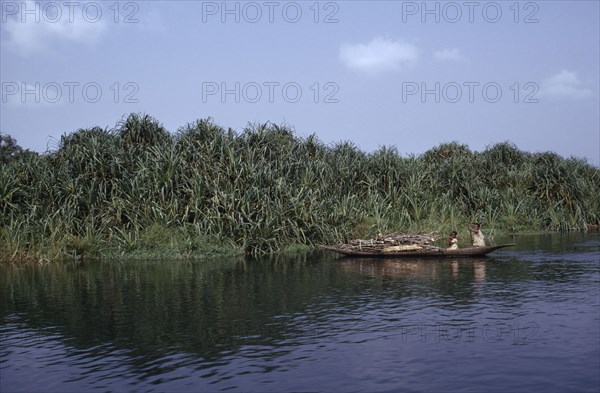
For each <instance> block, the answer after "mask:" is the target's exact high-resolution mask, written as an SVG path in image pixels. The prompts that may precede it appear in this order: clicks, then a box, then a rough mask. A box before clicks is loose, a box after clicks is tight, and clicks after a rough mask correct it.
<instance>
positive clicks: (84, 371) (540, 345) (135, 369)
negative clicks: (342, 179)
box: [0, 232, 600, 393]
mask: <svg viewBox="0 0 600 393" xmlns="http://www.w3.org/2000/svg"><path fill="white" fill-rule="evenodd" d="M504 240H510V241H511V242H515V243H517V246H516V247H514V248H510V249H505V250H501V251H497V252H495V253H494V254H492V255H491V256H488V257H487V258H479V259H457V260H452V259H449V260H373V259H350V258H343V259H340V258H338V257H337V256H336V255H335V254H333V253H318V252H317V253H312V254H307V255H301V256H298V257H296V258H272V259H265V260H260V261H244V260H239V259H236V260H210V261H193V262H172V261H144V262H141V261H135V262H134V261H131V262H101V263H100V262H94V263H91V262H90V263H86V264H83V265H81V264H62V265H61V264H49V265H44V266H38V265H28V266H14V265H3V266H0V296H1V305H0V307H1V308H0V315H1V317H2V319H1V325H0V338H1V342H0V391H1V392H2V393H8V392H32V391H36V392H37V391H39V392H82V391H86V392H89V391H98V392H100V391H101V392H213V391H244V392H287V391H310V392H398V391H403V392H436V391H443V392H484V391H485V392H509V391H510V392H544V393H547V392H598V391H599V390H600V236H599V234H598V232H593V233H587V234H586V233H574V234H568V235H567V234H565V235H561V234H544V235H528V236H518V237H515V238H512V239H504Z"/></svg>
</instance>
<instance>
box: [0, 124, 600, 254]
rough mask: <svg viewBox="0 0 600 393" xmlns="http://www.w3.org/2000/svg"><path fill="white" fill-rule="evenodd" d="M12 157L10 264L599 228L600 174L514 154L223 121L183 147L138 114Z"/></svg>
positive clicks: (5, 181) (7, 227)
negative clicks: (403, 235)
mask: <svg viewBox="0 0 600 393" xmlns="http://www.w3.org/2000/svg"><path fill="white" fill-rule="evenodd" d="M10 139H11V138H8V137H7V136H3V138H2V141H3V142H2V145H1V146H0V148H1V149H0V150H1V152H0V156H1V158H2V160H1V162H0V166H1V169H2V170H1V172H0V213H1V216H0V259H2V260H23V259H29V260H31V259H33V260H53V259H60V258H65V257H81V256H86V257H87V256H95V257H98V256H110V257H112V256H115V255H126V256H128V257H131V256H136V255H140V256H142V255H143V256H148V255H154V256H161V255H163V256H177V257H195V256H203V255H207V254H214V253H223V252H225V251H226V250H228V252H232V253H240V254H241V253H246V254H254V255H256V254H261V253H272V252H278V251H281V250H282V249H283V248H285V247H287V246H290V245H308V246H311V245H315V244H319V243H329V242H336V241H342V240H345V239H347V238H351V237H357V236H361V237H367V236H372V235H374V234H376V233H377V232H379V231H381V232H387V231H392V230H394V231H418V230H427V231H447V230H449V229H452V228H457V229H459V230H460V229H462V228H464V227H465V223H466V222H468V221H481V222H483V223H484V225H485V227H487V228H488V229H492V230H503V231H504V230H505V231H522V230H539V229H543V230H570V229H583V228H585V227H586V225H587V224H597V223H598V222H599V221H600V198H598V190H599V189H600V170H599V169H598V168H596V167H594V166H591V165H590V164H588V163H587V162H586V161H584V160H581V159H577V158H569V159H564V158H561V157H560V156H558V155H556V154H554V153H535V154H532V153H526V152H522V151H520V150H518V149H517V148H516V147H515V146H514V145H512V144H510V143H500V144H496V145H494V146H491V147H489V148H488V149H486V150H485V151H483V152H473V151H471V150H470V149H469V148H468V147H467V146H466V145H460V144H458V143H449V144H443V145H440V146H438V147H435V148H433V149H431V150H429V151H427V152H426V153H425V154H423V155H421V156H409V157H401V156H399V155H398V153H397V150H396V149H395V148H391V147H381V148H380V149H379V150H378V151H376V152H374V153H371V154H367V153H365V152H362V151H361V150H359V149H358V148H357V147H356V146H354V145H353V144H352V143H350V142H340V143H337V144H335V145H332V146H327V145H325V144H323V143H322V142H321V141H320V140H319V139H318V138H316V136H314V135H311V136H308V137H306V138H302V137H299V136H296V135H295V134H294V133H293V132H292V131H291V130H290V129H289V128H286V127H280V126H277V125H273V124H262V125H256V126H252V127H249V128H247V129H246V130H244V131H243V132H241V133H236V132H234V131H233V130H231V129H229V130H225V129H223V128H221V127H219V126H217V125H215V124H213V123H212V122H211V120H210V119H206V120H198V121H196V122H194V123H191V124H188V125H186V126H185V127H182V128H181V129H180V130H179V131H178V132H177V133H176V134H175V135H172V134H170V133H169V132H167V130H165V129H164V127H163V126H162V125H161V124H160V123H158V122H157V121H156V120H155V119H153V118H151V117H150V116H147V115H137V114H132V115H130V116H129V117H128V118H127V119H126V120H124V121H122V122H121V123H120V124H119V126H117V127H116V129H114V130H104V129H101V128H92V129H85V130H84V129H82V130H79V131H77V132H74V133H71V134H68V135H64V136H62V137H61V139H60V142H59V143H58V146H57V147H56V149H55V150H54V151H51V152H49V153H46V154H41V155H40V154H36V153H31V152H28V151H23V150H22V149H20V148H18V146H16V144H15V143H14V140H13V141H11V143H6V141H9V140H10Z"/></svg>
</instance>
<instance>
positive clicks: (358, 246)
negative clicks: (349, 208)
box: [337, 233, 437, 253]
mask: <svg viewBox="0 0 600 393" xmlns="http://www.w3.org/2000/svg"><path fill="white" fill-rule="evenodd" d="M435 240H436V238H435V236H434V234H432V233H419V234H403V233H390V234H388V235H379V236H377V237H376V238H374V239H369V240H363V239H354V240H350V241H349V242H348V243H346V244H340V245H338V246H337V247H338V248H340V249H346V250H360V251H363V252H373V253H379V252H382V251H383V252H394V251H417V250H425V249H436V248H437V247H435V246H433V245H432V243H433V242H435Z"/></svg>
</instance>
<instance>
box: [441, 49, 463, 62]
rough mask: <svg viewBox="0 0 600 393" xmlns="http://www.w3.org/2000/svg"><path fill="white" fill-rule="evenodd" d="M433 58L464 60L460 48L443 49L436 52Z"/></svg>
mask: <svg viewBox="0 0 600 393" xmlns="http://www.w3.org/2000/svg"><path fill="white" fill-rule="evenodd" d="M433 58H434V59H436V60H440V61H463V60H465V58H464V56H463V55H462V54H461V53H460V51H459V50H458V48H452V49H442V50H438V51H436V52H434V54H433Z"/></svg>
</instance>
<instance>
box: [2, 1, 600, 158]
mask: <svg viewBox="0 0 600 393" xmlns="http://www.w3.org/2000/svg"><path fill="white" fill-rule="evenodd" d="M0 4H1V12H2V14H1V18H2V19H1V23H2V26H1V29H0V31H1V37H0V43H1V60H0V65H1V67H2V68H1V81H2V97H1V98H2V100H1V103H0V105H1V107H0V109H1V121H0V131H1V132H2V133H4V134H11V135H12V136H13V137H15V138H16V139H17V142H18V143H19V144H20V145H21V146H23V147H26V148H29V149H33V150H36V151H40V152H42V151H45V150H46V149H47V148H51V149H52V148H55V147H56V141H57V140H58V139H59V138H60V135H61V134H63V133H68V132H73V131H75V130H77V129H79V128H89V127H93V126H100V127H108V128H112V127H114V126H115V124H116V122H118V121H119V120H120V119H121V118H123V116H125V115H127V114H129V113H131V112H142V113H147V114H150V115H152V116H154V117H155V118H157V119H158V120H159V121H161V122H162V123H163V124H164V125H165V126H166V128H167V129H169V130H170V131H172V132H176V131H177V129H178V128H179V127H181V126H184V125H185V124H187V123H189V122H193V121H194V120H196V119H199V118H206V117H209V116H210V117H212V118H213V119H214V121H215V122H216V123H217V124H219V125H221V126H224V127H232V128H233V129H235V130H239V131H241V130H242V129H243V128H244V127H245V126H247V125H248V123H258V122H260V123H264V122H267V121H271V122H273V123H276V124H287V125H290V126H292V127H293V128H294V129H295V131H296V133H297V134H299V135H301V136H307V135H310V134H312V133H316V134H317V136H318V137H319V138H320V139H321V140H323V141H324V142H325V143H328V144H329V143H335V142H337V141H341V140H351V141H353V142H354V143H355V144H356V145H358V146H359V147H361V148H362V149H364V150H366V151H374V150H376V149H377V148H379V147H380V146H382V145H388V146H390V145H392V146H396V147H397V148H398V151H399V152H400V153H401V154H402V155H407V154H421V153H423V152H425V151H426V150H428V149H430V148H432V147H434V146H437V145H438V144H440V143H444V142H450V141H458V142H460V143H466V144H468V145H469V146H470V147H471V149H473V150H483V149H485V147H486V146H488V145H491V144H494V143H498V142H504V141H510V142H513V143H514V144H516V145H517V146H518V147H519V148H520V149H522V150H526V151H531V152H539V151H548V150H550V151H555V152H557V153H559V154H561V155H563V156H565V157H569V156H576V157H582V158H585V159H587V160H588V161H589V162H590V163H592V164H594V165H597V166H598V165H600V121H599V110H598V108H599V107H600V103H599V98H598V97H599V84H600V81H599V67H600V65H599V56H600V55H599V46H600V43H599V41H600V38H599V37H600V27H599V20H600V10H599V4H600V2H598V1H522V2H516V1H497V2H489V1H483V2H480V1H456V2H436V1H428V2H423V1H416V2H415V1H369V2H367V1H322V2H315V1H307V2H302V1H297V2H294V1H256V2H236V1H228V2H223V1H168V2H167V1H121V2H116V1H105V2H68V1H64V2H63V1H55V2H47V1H39V2H37V1H5V0H2V1H0Z"/></svg>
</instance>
